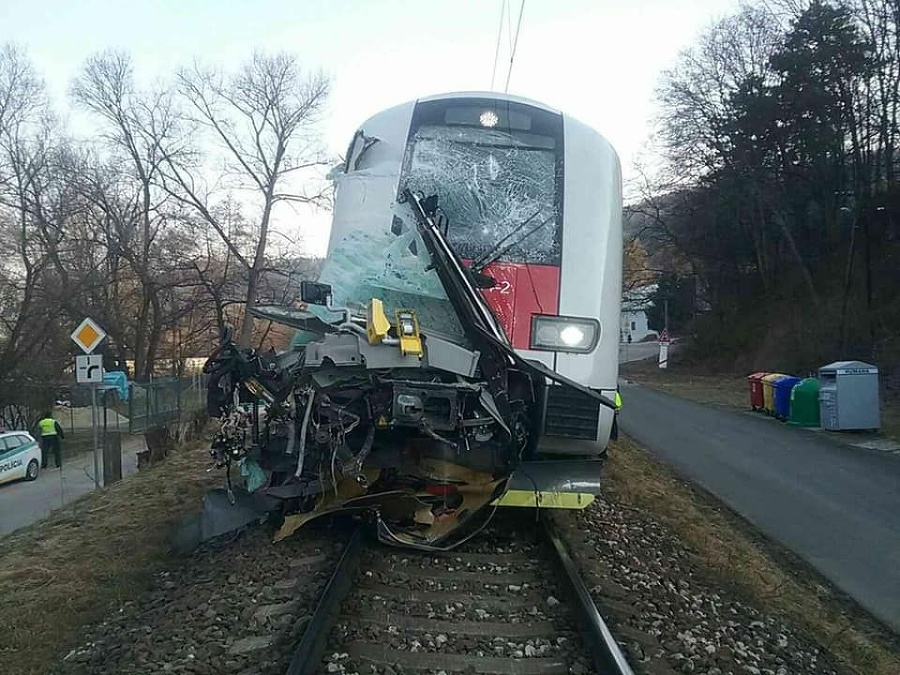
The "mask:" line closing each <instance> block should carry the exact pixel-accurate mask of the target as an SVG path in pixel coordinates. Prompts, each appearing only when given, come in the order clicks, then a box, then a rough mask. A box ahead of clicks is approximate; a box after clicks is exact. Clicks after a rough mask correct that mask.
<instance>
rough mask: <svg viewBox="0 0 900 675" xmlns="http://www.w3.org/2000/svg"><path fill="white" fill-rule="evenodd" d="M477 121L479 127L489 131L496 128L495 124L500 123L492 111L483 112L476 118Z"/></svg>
mask: <svg viewBox="0 0 900 675" xmlns="http://www.w3.org/2000/svg"><path fill="white" fill-rule="evenodd" d="M478 121H479V122H481V126H483V127H487V128H488V129H490V128H493V127H495V126H497V122H499V121H500V118H499V117H497V113H495V112H494V111H493V110H485V111H484V112H483V113H481V115H480V116H479V117H478Z"/></svg>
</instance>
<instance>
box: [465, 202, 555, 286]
mask: <svg viewBox="0 0 900 675" xmlns="http://www.w3.org/2000/svg"><path fill="white" fill-rule="evenodd" d="M542 210H543V209H538V210H537V211H536V212H535V213H533V214H532V215H530V216H529V217H528V218H526V219H525V220H524V221H522V222H521V223H520V224H519V225H517V226H516V227H515V228H514V229H513V230H512V232H510V233H509V234H507V235H506V236H505V237H503V239H501V240H500V241H499V242H497V245H496V246H494V248H492V249H491V250H490V251H488V252H487V253H485V254H484V255H483V256H481V257H479V258H478V259H477V260H475V261H474V262H472V267H471V269H472V270H473V271H475V272H481V271H482V270H484V268H485V267H487V266H488V265H490V264H491V263H493V262H496V261H497V260H499V259H500V258H501V257H502V256H503V255H504V254H505V253H506V252H507V251H509V250H510V249H511V248H514V247H516V246H518V245H519V244H521V243H522V242H524V241H525V240H526V239H528V238H529V237H530V236H531V235H533V234H534V233H535V232H537V231H538V230H540V229H541V228H542V227H544V225H546V224H547V223H549V222H550V221H551V220H553V219H554V218H556V214H555V213H554V214H553V215H552V216H550V217H549V218H546V219H544V220H543V221H541V222H540V223H538V224H537V225H535V226H534V227H533V228H531V229H530V230H529V231H528V232H526V233H525V235H523V236H522V237H520V238H519V239H517V240H516V241H514V242H512V243H510V244H507V245H506V246H503V242H505V241H506V240H507V239H509V238H510V237H512V236H514V235H516V234H518V233H519V232H521V231H522V229H523V228H524V227H525V226H526V225H528V223H530V222H531V221H532V220H534V219H535V218H536V217H537V216H538V214H539V213H540V212H541V211H542ZM501 247H502V248H501Z"/></svg>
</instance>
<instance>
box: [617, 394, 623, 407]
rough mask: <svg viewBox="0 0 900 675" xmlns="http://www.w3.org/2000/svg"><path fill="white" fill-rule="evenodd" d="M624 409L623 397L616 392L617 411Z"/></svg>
mask: <svg viewBox="0 0 900 675" xmlns="http://www.w3.org/2000/svg"><path fill="white" fill-rule="evenodd" d="M621 407H622V395H621V394H620V393H619V392H616V409H617V410H618V409H619V408H621Z"/></svg>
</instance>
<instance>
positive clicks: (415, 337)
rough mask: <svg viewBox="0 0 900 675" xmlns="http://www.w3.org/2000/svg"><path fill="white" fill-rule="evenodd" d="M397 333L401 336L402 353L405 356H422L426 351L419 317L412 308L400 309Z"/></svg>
mask: <svg viewBox="0 0 900 675" xmlns="http://www.w3.org/2000/svg"><path fill="white" fill-rule="evenodd" d="M396 316H397V335H398V336H399V338H400V353H402V354H403V355H404V356H407V355H409V354H414V355H415V356H419V357H421V356H422V354H424V353H425V350H424V349H423V348H422V336H421V335H420V334H419V319H418V317H417V316H416V313H415V312H414V311H413V310H411V309H398V310H397V313H396Z"/></svg>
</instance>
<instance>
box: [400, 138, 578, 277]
mask: <svg viewBox="0 0 900 675" xmlns="http://www.w3.org/2000/svg"><path fill="white" fill-rule="evenodd" d="M405 177H406V179H407V180H406V184H407V185H408V186H409V187H410V188H411V189H412V190H414V191H419V192H422V193H424V194H426V195H429V194H438V195H439V196H440V202H439V203H440V207H441V209H442V210H443V212H444V214H445V215H446V216H447V218H448V220H449V229H448V233H447V236H448V240H449V242H450V244H451V245H452V246H453V247H454V249H455V250H456V251H457V253H459V255H460V256H462V257H463V258H467V259H478V258H480V257H482V256H485V255H488V254H489V253H491V252H492V251H493V250H494V249H495V248H496V247H497V246H498V245H499V244H501V242H502V247H503V248H504V249H506V248H507V247H509V250H506V251H504V253H503V255H501V256H500V258H499V260H501V261H506V262H515V263H536V264H543V265H557V264H559V256H560V241H559V239H560V238H559V217H558V199H557V195H558V189H557V188H558V182H559V181H558V178H559V177H558V175H557V161H556V148H555V140H554V139H553V138H552V137H548V136H540V135H536V134H528V133H522V132H508V131H506V130H497V129H486V128H477V127H463V126H459V127H448V126H438V125H434V126H431V125H429V126H422V127H420V128H419V129H418V130H417V131H416V132H415V134H414V135H413V137H412V139H411V142H410V146H409V149H408V150H407V165H406V167H405Z"/></svg>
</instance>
